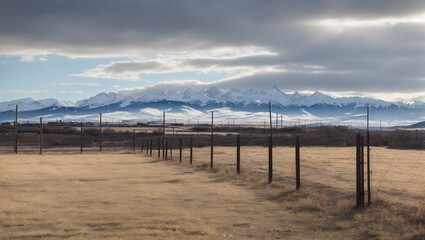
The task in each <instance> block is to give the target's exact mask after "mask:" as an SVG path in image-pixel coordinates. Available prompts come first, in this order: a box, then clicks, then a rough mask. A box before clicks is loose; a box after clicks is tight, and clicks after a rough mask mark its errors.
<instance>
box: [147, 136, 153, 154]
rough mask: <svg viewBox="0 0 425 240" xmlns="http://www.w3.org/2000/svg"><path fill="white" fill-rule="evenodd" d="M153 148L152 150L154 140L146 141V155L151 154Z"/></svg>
mask: <svg viewBox="0 0 425 240" xmlns="http://www.w3.org/2000/svg"><path fill="white" fill-rule="evenodd" d="M151 148H152V138H150V139H147V140H146V154H149V151H150V149H151ZM151 156H152V155H151Z"/></svg>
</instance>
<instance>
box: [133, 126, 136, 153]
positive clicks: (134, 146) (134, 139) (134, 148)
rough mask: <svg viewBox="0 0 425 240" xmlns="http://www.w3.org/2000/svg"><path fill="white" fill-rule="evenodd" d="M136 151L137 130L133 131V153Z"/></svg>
mask: <svg viewBox="0 0 425 240" xmlns="http://www.w3.org/2000/svg"><path fill="white" fill-rule="evenodd" d="M135 151H136V130H135V129H133V152H135Z"/></svg>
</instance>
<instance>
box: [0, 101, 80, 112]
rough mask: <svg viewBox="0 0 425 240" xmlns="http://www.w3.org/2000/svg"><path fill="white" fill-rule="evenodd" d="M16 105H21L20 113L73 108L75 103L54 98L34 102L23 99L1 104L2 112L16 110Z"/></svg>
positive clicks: (0, 110)
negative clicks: (52, 108) (51, 108)
mask: <svg viewBox="0 0 425 240" xmlns="http://www.w3.org/2000/svg"><path fill="white" fill-rule="evenodd" d="M16 104H18V105H19V111H32V110H37V109H42V108H47V107H73V106H74V103H72V102H67V101H59V100H56V99H53V98H47V99H40V100H33V99H32V98H22V99H17V100H12V101H8V102H1V103H0V112H5V111H10V110H13V111H14V110H15V108H16Z"/></svg>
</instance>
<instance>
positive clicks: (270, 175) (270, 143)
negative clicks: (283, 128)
mask: <svg viewBox="0 0 425 240" xmlns="http://www.w3.org/2000/svg"><path fill="white" fill-rule="evenodd" d="M272 139H273V137H272V136H269V183H272V181H273V140H272Z"/></svg>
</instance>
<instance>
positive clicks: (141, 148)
mask: <svg viewBox="0 0 425 240" xmlns="http://www.w3.org/2000/svg"><path fill="white" fill-rule="evenodd" d="M144 144H145V140H144V139H143V138H141V137H140V152H141V153H143V146H144Z"/></svg>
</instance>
